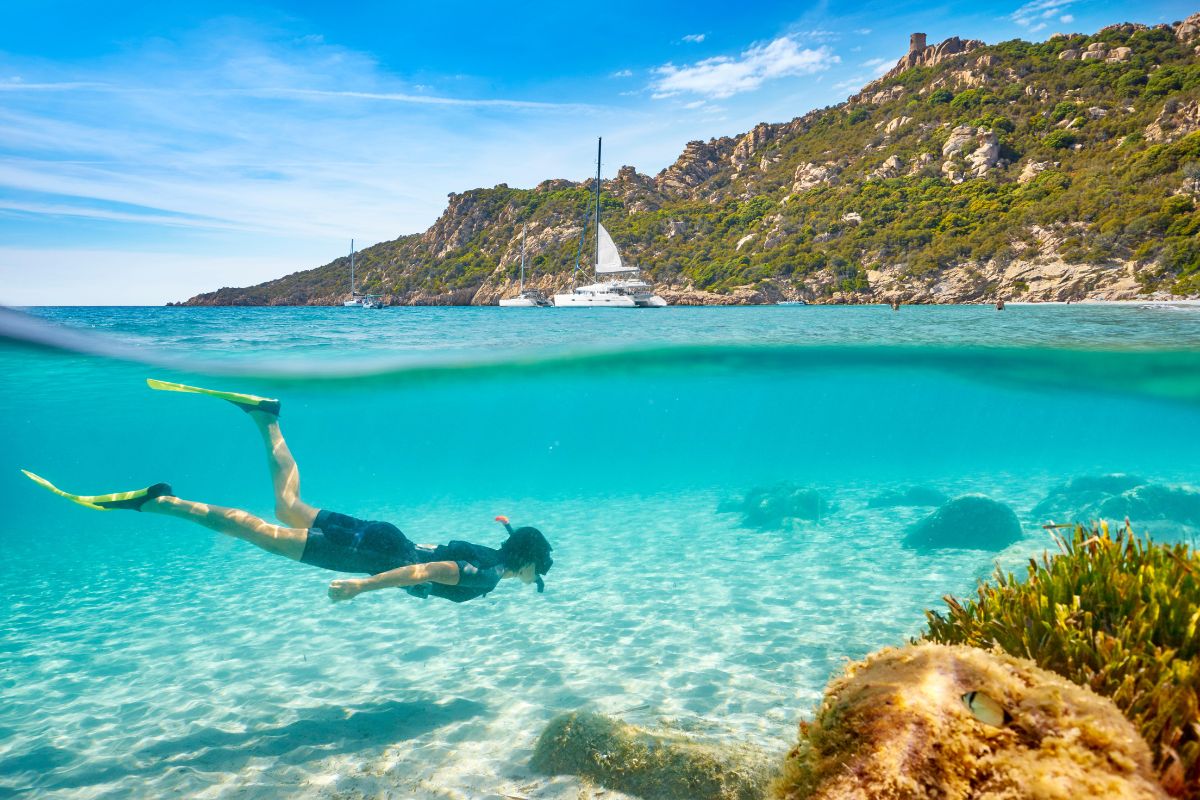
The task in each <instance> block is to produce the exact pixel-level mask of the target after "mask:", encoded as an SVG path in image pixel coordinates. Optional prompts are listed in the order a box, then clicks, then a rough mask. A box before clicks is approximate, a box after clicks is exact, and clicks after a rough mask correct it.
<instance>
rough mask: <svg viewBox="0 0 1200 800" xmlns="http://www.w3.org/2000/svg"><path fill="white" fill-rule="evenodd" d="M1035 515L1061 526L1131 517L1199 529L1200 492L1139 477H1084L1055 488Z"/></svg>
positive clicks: (1116, 475) (1039, 504)
mask: <svg viewBox="0 0 1200 800" xmlns="http://www.w3.org/2000/svg"><path fill="white" fill-rule="evenodd" d="M1033 513H1034V515H1035V516H1036V517H1038V518H1039V519H1043V520H1049V519H1053V520H1055V521H1058V522H1083V521H1087V520H1094V519H1107V520H1122V519H1125V518H1126V517H1128V518H1129V519H1130V520H1132V521H1133V522H1135V523H1139V522H1140V523H1145V522H1158V521H1167V522H1177V523H1180V524H1182V525H1193V526H1198V525H1200V492H1198V491H1195V490H1194V489H1188V488H1184V487H1181V486H1166V485H1163V484H1158V483H1149V482H1148V481H1146V480H1145V479H1144V478H1140V477H1137V476H1135V475H1123V474H1112V475H1098V476H1083V477H1079V478H1074V479H1072V480H1070V481H1067V482H1066V483H1064V484H1061V485H1059V486H1056V487H1054V489H1052V490H1051V491H1050V494H1049V495H1048V496H1047V497H1046V498H1045V499H1044V500H1042V501H1041V502H1040V503H1038V504H1037V506H1036V507H1035V508H1034V509H1033Z"/></svg>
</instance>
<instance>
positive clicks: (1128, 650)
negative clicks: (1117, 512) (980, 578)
mask: <svg viewBox="0 0 1200 800" xmlns="http://www.w3.org/2000/svg"><path fill="white" fill-rule="evenodd" d="M1047 527H1049V528H1051V529H1052V530H1054V529H1056V528H1065V527H1069V526H1047ZM1055 539H1056V541H1057V543H1058V547H1059V549H1060V551H1061V552H1059V553H1057V554H1055V555H1053V556H1052V555H1050V554H1044V555H1043V556H1042V559H1041V561H1040V562H1038V561H1036V560H1034V559H1030V562H1029V566H1028V567H1027V575H1026V579H1025V580H1024V581H1019V580H1018V579H1017V578H1016V577H1015V576H1014V575H1012V574H1011V573H1008V574H1006V573H1005V572H1003V571H1002V570H1000V569H999V568H997V570H996V572H995V576H994V580H993V582H992V583H984V584H981V585H980V586H979V589H978V597H977V598H976V599H975V600H971V601H968V602H966V603H963V602H960V601H959V600H957V599H955V598H953V597H949V596H948V597H946V598H945V601H946V604H947V605H948V606H949V611H948V612H947V613H946V614H945V615H944V616H943V615H942V614H941V613H938V612H936V611H929V612H927V617H928V622H929V632H928V633H927V634H926V635H925V637H924V638H925V639H927V640H930V641H935V642H943V643H950V644H968V645H975V646H977V647H999V648H1002V649H1003V650H1004V651H1005V652H1007V653H1010V654H1012V655H1015V656H1020V657H1024V658H1029V659H1032V660H1033V661H1035V662H1037V664H1038V665H1040V666H1041V667H1043V668H1045V669H1049V670H1052V671H1054V672H1057V673H1058V674H1060V675H1062V676H1064V677H1066V678H1069V679H1071V680H1073V681H1075V682H1076V683H1079V684H1081V685H1083V686H1087V687H1089V688H1090V689H1092V690H1094V691H1095V692H1096V693H1098V694H1101V695H1104V696H1106V697H1109V698H1111V699H1112V701H1113V702H1114V703H1115V704H1116V706H1117V707H1118V708H1120V709H1121V711H1122V712H1124V713H1125V715H1126V716H1127V717H1128V718H1129V719H1130V720H1131V721H1132V722H1133V723H1134V724H1135V725H1136V726H1137V727H1138V729H1139V730H1140V731H1141V734H1142V736H1143V737H1144V738H1145V739H1146V741H1147V742H1148V743H1149V744H1150V746H1151V748H1152V750H1153V752H1154V757H1155V766H1156V769H1157V770H1158V772H1159V776H1160V780H1161V782H1162V784H1163V786H1164V788H1166V789H1167V791H1168V792H1170V793H1171V794H1172V795H1174V796H1176V797H1183V798H1188V800H1200V708H1198V705H1200V636H1197V626H1198V625H1200V557H1198V556H1197V554H1196V553H1195V552H1194V551H1192V550H1190V549H1189V548H1188V546H1187V545H1185V544H1170V545H1167V544H1160V543H1156V542H1153V541H1151V540H1149V539H1148V538H1143V537H1141V536H1138V535H1135V534H1134V532H1133V531H1132V529H1131V528H1130V525H1129V522H1128V521H1126V523H1125V525H1124V527H1123V528H1121V529H1120V530H1117V531H1116V533H1115V535H1114V534H1112V533H1111V532H1110V530H1109V526H1108V524H1107V523H1105V522H1101V523H1099V524H1094V525H1091V526H1088V527H1084V526H1082V525H1076V526H1074V527H1073V528H1071V532H1070V535H1069V537H1065V536H1059V535H1057V534H1056V535H1055Z"/></svg>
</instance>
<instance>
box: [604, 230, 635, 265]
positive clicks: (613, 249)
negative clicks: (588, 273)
mask: <svg viewBox="0 0 1200 800" xmlns="http://www.w3.org/2000/svg"><path fill="white" fill-rule="evenodd" d="M610 272H637V267H627V266H625V264H624V263H622V262H621V254H620V253H619V252H617V246H616V245H615V244H613V240H612V237H611V236H609V235H608V231H606V230H605V229H604V226H603V225H601V226H600V260H599V261H597V262H596V273H597V274H598V275H599V274H604V273H610Z"/></svg>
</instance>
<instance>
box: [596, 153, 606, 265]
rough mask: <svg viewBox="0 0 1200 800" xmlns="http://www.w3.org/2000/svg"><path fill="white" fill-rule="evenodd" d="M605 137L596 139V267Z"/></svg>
mask: <svg viewBox="0 0 1200 800" xmlns="http://www.w3.org/2000/svg"><path fill="white" fill-rule="evenodd" d="M603 143H604V138H603V137H597V139H596V269H599V268H600V146H601V145H602V144H603Z"/></svg>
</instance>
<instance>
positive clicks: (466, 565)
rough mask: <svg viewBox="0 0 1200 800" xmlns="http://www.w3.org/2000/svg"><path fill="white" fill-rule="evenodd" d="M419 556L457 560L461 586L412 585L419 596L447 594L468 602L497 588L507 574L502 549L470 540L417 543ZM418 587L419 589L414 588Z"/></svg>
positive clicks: (426, 560)
mask: <svg viewBox="0 0 1200 800" xmlns="http://www.w3.org/2000/svg"><path fill="white" fill-rule="evenodd" d="M417 559H418V560H419V561H420V563H422V564H428V563H430V562H432V561H453V562H454V563H455V564H457V565H458V585H457V586H448V585H446V584H444V583H426V584H422V586H421V587H420V588H418V587H416V586H413V587H409V589H410V591H409V594H412V595H416V596H417V597H428V596H429V595H433V596H434V597H443V598H445V599H447V600H451V601H453V602H455V603H465V602H466V601H467V600H472V599H474V598H476V597H483V596H484V595H485V594H487V593H488V592H490V591H491V590H492V589H495V588H496V584H498V583H499V582H500V578H501V577H502V576H503V575H504V566H503V565H502V564H501V563H500V551H499V550H493V549H492V548H490V547H484V546H483V545H478V544H471V543H470V542H460V541H452V542H450V543H449V544H439V545H437V546H436V547H435V546H432V545H426V544H419V545H417ZM413 589H415V590H416V591H412V590H413Z"/></svg>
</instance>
